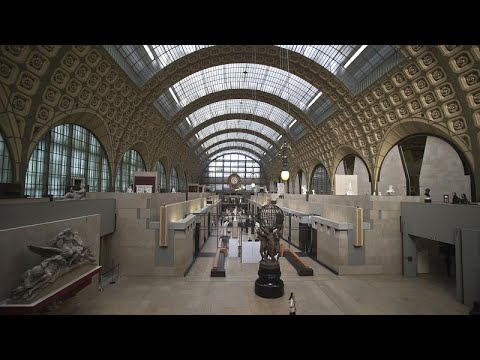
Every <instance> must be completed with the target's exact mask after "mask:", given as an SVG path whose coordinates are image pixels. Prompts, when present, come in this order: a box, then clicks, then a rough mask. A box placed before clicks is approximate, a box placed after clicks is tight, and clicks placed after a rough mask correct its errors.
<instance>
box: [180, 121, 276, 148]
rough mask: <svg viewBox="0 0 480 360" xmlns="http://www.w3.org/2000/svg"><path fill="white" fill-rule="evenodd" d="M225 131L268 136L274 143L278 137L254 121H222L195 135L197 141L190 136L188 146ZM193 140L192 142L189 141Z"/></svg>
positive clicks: (271, 130) (274, 132) (268, 128)
mask: <svg viewBox="0 0 480 360" xmlns="http://www.w3.org/2000/svg"><path fill="white" fill-rule="evenodd" d="M226 129H238V131H239V132H241V131H242V130H245V129H247V130H251V131H255V132H259V133H262V134H263V135H265V136H268V137H269V138H270V139H272V140H273V141H275V139H276V138H278V136H279V135H280V134H279V133H278V132H276V131H275V130H273V129H272V128H270V127H268V126H265V125H262V124H260V123H258V122H256V121H251V120H223V121H219V122H217V123H215V124H212V125H209V126H207V127H206V128H204V129H202V130H200V131H199V132H197V133H196V134H198V139H197V137H196V136H192V138H191V139H189V140H190V141H189V143H190V145H194V144H196V143H197V141H199V140H200V141H201V140H202V139H204V138H206V137H207V136H209V135H210V134H213V133H216V132H219V131H222V130H226ZM192 139H193V140H194V142H192V141H191V140H192Z"/></svg>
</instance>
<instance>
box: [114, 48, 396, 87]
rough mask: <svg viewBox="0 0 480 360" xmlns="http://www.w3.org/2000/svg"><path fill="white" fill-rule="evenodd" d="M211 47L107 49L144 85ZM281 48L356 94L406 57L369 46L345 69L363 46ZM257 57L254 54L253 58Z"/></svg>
mask: <svg viewBox="0 0 480 360" xmlns="http://www.w3.org/2000/svg"><path fill="white" fill-rule="evenodd" d="M211 46H212V45H115V46H111V45H109V46H108V47H107V50H110V52H112V50H115V51H116V52H117V53H118V54H119V55H120V56H121V57H122V58H123V59H124V60H125V63H126V64H128V66H129V67H130V69H131V70H132V72H133V74H134V75H133V77H134V78H135V79H134V81H135V82H136V83H137V85H138V86H139V87H143V86H144V85H145V84H146V83H147V82H148V81H149V80H150V79H151V78H152V77H153V76H154V75H155V74H157V73H158V72H159V71H161V70H162V69H164V68H165V67H167V66H168V65H169V64H171V63H173V62H175V61H177V60H180V59H182V58H183V57H185V56H187V55H189V54H192V53H195V52H197V51H199V50H201V49H204V48H207V47H211ZM278 47H281V48H284V49H288V50H290V51H292V52H294V53H296V54H300V55H302V56H304V57H305V58H308V59H310V60H312V61H314V62H315V63H317V64H319V65H321V66H322V67H324V68H325V69H326V70H327V71H329V72H330V73H331V74H332V75H335V76H336V77H337V78H338V79H339V80H340V81H342V82H343V83H344V84H345V85H346V86H347V87H348V88H349V89H350V90H351V91H352V93H357V92H358V90H360V89H362V87H363V88H365V86H362V85H361V82H362V81H363V80H364V79H365V78H366V77H367V76H368V75H370V74H371V73H372V72H374V71H375V70H377V69H378V68H381V67H382V66H385V62H387V61H388V62H391V63H392V64H393V63H395V62H396V61H397V62H398V60H399V59H401V58H402V57H403V56H402V55H401V54H400V52H399V51H398V47H397V46H392V45H370V46H368V47H367V48H365V49H363V51H362V52H361V53H360V54H359V55H358V57H357V58H356V61H355V62H352V63H351V64H349V66H348V67H347V68H345V65H346V64H347V62H348V60H349V59H350V58H351V57H352V55H354V54H355V52H356V51H358V50H359V49H360V48H361V45H278ZM254 59H255V58H254V57H252V60H254ZM387 71H388V70H387ZM385 72H386V71H384V72H383V73H385ZM378 77H379V76H378ZM378 77H377V78H378Z"/></svg>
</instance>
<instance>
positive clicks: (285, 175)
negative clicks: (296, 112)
mask: <svg viewBox="0 0 480 360" xmlns="http://www.w3.org/2000/svg"><path fill="white" fill-rule="evenodd" d="M282 52H283V50H280V66H281V67H283V66H282V64H283V61H284V59H283V57H282ZM285 63H286V66H285V68H286V71H287V73H288V75H287V76H288V78H287V99H286V102H287V104H286V105H287V115H290V64H289V61H288V49H285ZM295 121H296V120H295ZM292 124H293V122H292ZM289 128H290V127H289ZM281 137H282V135H280V136H279V137H278V139H277V140H280V138H281ZM280 150H281V151H282V153H281V156H282V172H281V173H280V178H281V179H282V180H283V181H288V179H290V172H289V171H288V157H287V150H292V148H291V147H290V145H289V144H287V140H286V136H283V145H282V146H281V147H280Z"/></svg>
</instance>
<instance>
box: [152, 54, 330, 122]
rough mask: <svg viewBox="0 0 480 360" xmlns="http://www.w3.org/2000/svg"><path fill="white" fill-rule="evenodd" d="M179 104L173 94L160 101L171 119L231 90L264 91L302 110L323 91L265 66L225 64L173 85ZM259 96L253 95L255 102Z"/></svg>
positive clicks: (283, 71) (295, 77)
mask: <svg viewBox="0 0 480 360" xmlns="http://www.w3.org/2000/svg"><path fill="white" fill-rule="evenodd" d="M172 89H173V91H174V92H175V94H176V96H177V98H178V100H179V104H177V103H176V102H175V100H174V99H173V97H172V95H171V93H170V92H169V91H166V92H164V93H163V94H162V95H161V96H160V97H159V99H158V103H159V105H160V107H161V108H162V109H163V111H162V113H163V114H164V116H166V117H167V118H171V117H172V116H173V115H175V113H176V112H177V111H179V110H180V108H181V107H184V106H186V105H188V104H189V103H191V102H192V101H195V100H197V99H199V98H201V97H202V96H205V95H207V94H211V93H214V92H218V91H223V90H230V89H250V90H259V91H264V92H267V93H270V94H273V95H276V96H279V97H281V98H282V99H285V100H288V101H289V102H290V103H291V104H293V105H296V106H297V107H299V108H300V109H302V110H305V109H306V108H307V105H308V103H309V102H310V101H311V100H312V99H313V98H314V97H315V96H316V95H317V94H318V92H319V91H320V90H319V89H317V88H316V87H315V86H313V85H312V84H310V83H308V82H307V81H305V80H303V79H301V78H299V77H298V76H296V75H293V74H290V73H288V72H287V71H285V70H280V69H278V68H275V67H271V66H266V65H261V64H249V63H244V64H243V63H242V64H225V65H219V66H213V67H210V68H207V69H204V70H201V71H198V72H196V73H194V74H192V75H189V76H187V77H185V78H183V79H182V80H180V81H179V82H177V83H176V84H174V85H172ZM254 96H255V93H252V98H254Z"/></svg>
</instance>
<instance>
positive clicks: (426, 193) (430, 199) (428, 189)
mask: <svg viewBox="0 0 480 360" xmlns="http://www.w3.org/2000/svg"><path fill="white" fill-rule="evenodd" d="M424 195H425V200H424V202H426V203H431V202H432V198H431V197H430V188H426V189H425V194H424Z"/></svg>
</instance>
